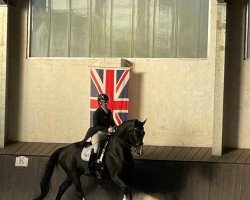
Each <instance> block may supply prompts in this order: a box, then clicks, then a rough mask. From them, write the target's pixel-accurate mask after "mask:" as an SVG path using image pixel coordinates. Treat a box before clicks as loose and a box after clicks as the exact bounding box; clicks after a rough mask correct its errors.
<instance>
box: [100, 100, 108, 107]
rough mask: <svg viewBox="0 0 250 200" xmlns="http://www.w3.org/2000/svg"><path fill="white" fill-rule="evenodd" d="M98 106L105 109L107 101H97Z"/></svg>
mask: <svg viewBox="0 0 250 200" xmlns="http://www.w3.org/2000/svg"><path fill="white" fill-rule="evenodd" d="M99 104H100V106H102V107H103V108H107V107H108V101H99Z"/></svg>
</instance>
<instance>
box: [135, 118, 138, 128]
mask: <svg viewBox="0 0 250 200" xmlns="http://www.w3.org/2000/svg"><path fill="white" fill-rule="evenodd" d="M138 124H139V121H138V119H135V120H134V126H135V127H137V126H138Z"/></svg>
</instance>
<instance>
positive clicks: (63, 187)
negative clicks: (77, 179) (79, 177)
mask: <svg viewBox="0 0 250 200" xmlns="http://www.w3.org/2000/svg"><path fill="white" fill-rule="evenodd" d="M71 185H72V180H71V179H70V177H67V178H66V179H65V180H64V181H63V183H62V184H61V185H60V187H59V190H58V193H57V196H56V200H60V199H61V197H62V195H63V193H64V192H65V191H66V190H67V189H68V187H69V186H71Z"/></svg>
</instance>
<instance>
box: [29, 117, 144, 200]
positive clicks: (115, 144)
mask: <svg viewBox="0 0 250 200" xmlns="http://www.w3.org/2000/svg"><path fill="white" fill-rule="evenodd" d="M145 122H146V120H145V121H143V122H141V121H139V120H137V119H134V120H128V121H125V122H124V123H122V124H121V125H120V126H118V128H117V130H116V131H115V133H114V134H113V135H112V136H111V137H110V141H109V143H108V146H107V148H106V153H105V156H104V158H103V163H104V166H105V169H106V172H107V174H108V177H109V178H111V179H112V180H113V181H114V182H115V183H116V184H117V185H118V186H119V187H120V188H121V189H122V191H123V194H124V198H123V199H124V200H131V199H132V195H131V189H130V182H131V174H132V169H133V155H132V152H131V148H133V149H134V151H135V153H136V154H137V155H141V151H142V145H143V137H144V134H145V132H144V127H143V126H144V124H145ZM78 144H79V143H73V144H70V145H68V146H66V147H63V148H60V149H58V150H56V151H55V152H54V153H53V154H52V155H51V156H50V158H49V161H48V163H47V166H46V169H45V172H44V175H43V178H42V180H41V182H40V187H41V194H40V195H39V196H38V197H35V198H34V199H33V200H42V199H44V198H45V197H46V196H47V194H48V192H49V189H50V180H51V177H52V174H53V171H54V168H55V166H56V165H57V164H58V163H59V164H60V166H61V167H62V168H63V169H64V171H65V172H66V174H67V177H66V179H65V180H64V182H63V183H62V184H61V185H60V187H59V190H58V193H57V196H56V200H60V199H61V197H62V195H63V193H64V192H65V191H66V190H67V189H68V187H69V186H71V185H72V184H74V186H75V190H76V194H77V197H78V198H79V200H85V194H84V192H83V189H82V187H81V182H80V176H81V175H82V174H84V173H85V171H86V168H87V162H86V161H83V160H82V159H81V156H80V154H81V151H82V148H83V147H81V146H79V145H78Z"/></svg>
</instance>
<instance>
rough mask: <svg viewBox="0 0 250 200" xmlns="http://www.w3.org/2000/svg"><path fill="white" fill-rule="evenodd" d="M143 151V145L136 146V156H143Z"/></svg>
mask: <svg viewBox="0 0 250 200" xmlns="http://www.w3.org/2000/svg"><path fill="white" fill-rule="evenodd" d="M142 151H143V145H136V147H135V155H137V156H141V155H142Z"/></svg>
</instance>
